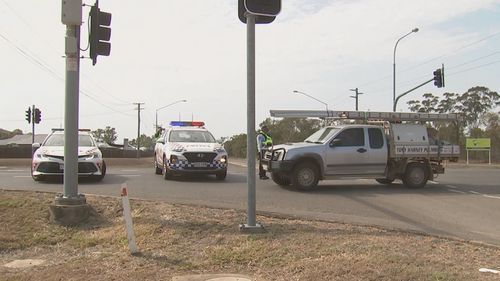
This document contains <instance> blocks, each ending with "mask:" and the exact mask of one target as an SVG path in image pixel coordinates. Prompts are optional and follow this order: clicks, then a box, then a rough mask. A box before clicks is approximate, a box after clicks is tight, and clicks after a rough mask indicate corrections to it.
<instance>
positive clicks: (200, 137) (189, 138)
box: [168, 130, 216, 143]
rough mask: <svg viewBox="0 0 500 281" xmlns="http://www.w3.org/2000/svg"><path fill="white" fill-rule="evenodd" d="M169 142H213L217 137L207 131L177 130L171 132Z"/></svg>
mask: <svg viewBox="0 0 500 281" xmlns="http://www.w3.org/2000/svg"><path fill="white" fill-rule="evenodd" d="M168 140H169V142H211V143H214V142H216V141H215V138H214V137H213V136H212V134H210V133H209V132H207V131H194V130H193V131H190V130H175V131H172V132H171V133H170V136H169V139H168Z"/></svg>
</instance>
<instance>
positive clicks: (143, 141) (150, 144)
mask: <svg viewBox="0 0 500 281" xmlns="http://www.w3.org/2000/svg"><path fill="white" fill-rule="evenodd" d="M129 143H130V145H133V146H137V139H133V140H131V141H130V142H129ZM155 144H156V138H155V137H154V136H151V137H149V136H146V135H145V134H142V135H140V136H139V145H140V146H141V147H146V148H148V149H154V147H155Z"/></svg>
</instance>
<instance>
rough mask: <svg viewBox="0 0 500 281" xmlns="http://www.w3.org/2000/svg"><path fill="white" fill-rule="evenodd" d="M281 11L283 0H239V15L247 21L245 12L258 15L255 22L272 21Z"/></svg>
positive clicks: (244, 21) (242, 20)
mask: <svg viewBox="0 0 500 281" xmlns="http://www.w3.org/2000/svg"><path fill="white" fill-rule="evenodd" d="M280 11H281V0H238V17H239V18H240V21H241V22H242V23H247V18H246V15H245V13H247V12H248V13H250V14H253V15H255V16H256V18H255V23H257V24H259V23H271V22H273V21H274V19H275V18H276V16H277V15H278V14H279V13H280Z"/></svg>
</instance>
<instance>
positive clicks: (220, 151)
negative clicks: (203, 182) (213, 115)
mask: <svg viewBox="0 0 500 281" xmlns="http://www.w3.org/2000/svg"><path fill="white" fill-rule="evenodd" d="M204 126H205V123H204V122H202V121H173V122H170V127H169V128H166V129H165V130H164V132H163V134H162V136H161V137H159V138H158V140H157V142H156V145H155V155H154V167H155V173H156V174H158V175H161V174H163V177H164V178H165V179H171V178H172V177H173V176H175V175H182V174H184V175H189V174H212V175H215V176H216V178H217V179H218V180H224V179H225V178H226V175H227V152H226V150H225V149H224V147H223V146H222V145H221V144H220V143H218V142H217V141H216V140H215V138H214V136H213V135H212V134H211V133H210V132H209V131H208V130H207V129H205V127H204Z"/></svg>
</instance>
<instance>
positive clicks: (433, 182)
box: [429, 181, 439, 184]
mask: <svg viewBox="0 0 500 281" xmlns="http://www.w3.org/2000/svg"><path fill="white" fill-rule="evenodd" d="M429 183H432V184H439V182H437V181H429Z"/></svg>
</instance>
